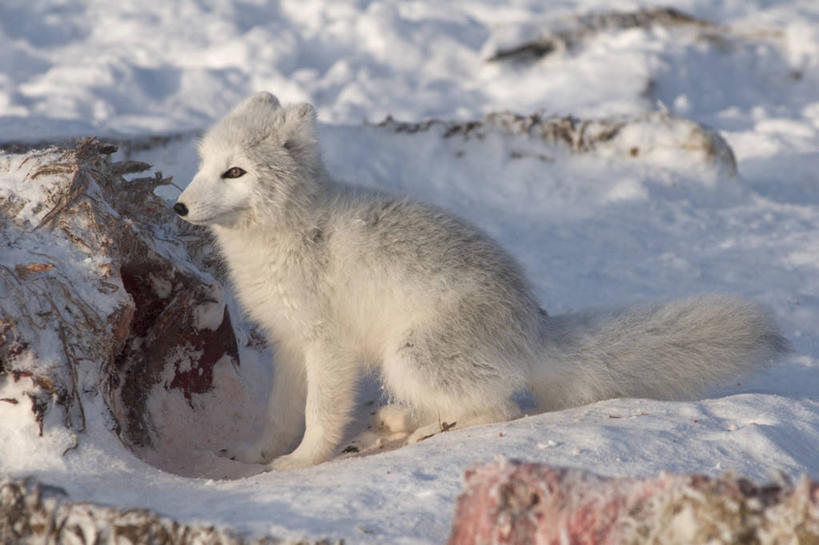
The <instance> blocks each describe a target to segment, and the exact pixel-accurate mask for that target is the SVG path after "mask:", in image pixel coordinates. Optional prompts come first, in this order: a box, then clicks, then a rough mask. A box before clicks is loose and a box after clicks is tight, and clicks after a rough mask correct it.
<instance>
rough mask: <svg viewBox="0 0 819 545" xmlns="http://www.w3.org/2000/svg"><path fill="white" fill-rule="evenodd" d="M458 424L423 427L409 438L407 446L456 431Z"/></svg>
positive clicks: (446, 423)
mask: <svg viewBox="0 0 819 545" xmlns="http://www.w3.org/2000/svg"><path fill="white" fill-rule="evenodd" d="M456 424H457V422H449V423H448V422H441V423H437V422H436V423H435V424H427V425H426V426H421V427H420V428H418V429H417V430H415V431H414V432H412V434H411V435H410V436H409V437H408V438H407V444H408V445H411V444H413V443H420V442H421V441H423V440H424V439H429V438H430V437H432V436H433V435H438V434H439V433H443V432H446V431H449V430H451V429H454V428H455V426H456Z"/></svg>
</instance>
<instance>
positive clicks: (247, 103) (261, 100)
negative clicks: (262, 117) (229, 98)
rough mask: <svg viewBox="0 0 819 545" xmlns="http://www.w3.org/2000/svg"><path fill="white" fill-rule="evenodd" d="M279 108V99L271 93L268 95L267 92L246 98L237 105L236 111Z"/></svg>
mask: <svg viewBox="0 0 819 545" xmlns="http://www.w3.org/2000/svg"><path fill="white" fill-rule="evenodd" d="M279 107H280V104H279V99H278V98H276V97H275V96H274V95H273V94H272V93H268V92H267V91H259V92H258V93H254V94H252V95H250V96H249V97H248V98H246V99H245V100H244V101H243V102H242V103H241V104H239V106H237V107H236V109H237V110H244V109H248V108H266V109H269V110H275V109H277V108H279Z"/></svg>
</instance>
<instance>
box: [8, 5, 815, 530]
mask: <svg viewBox="0 0 819 545" xmlns="http://www.w3.org/2000/svg"><path fill="white" fill-rule="evenodd" d="M654 5H658V6H659V5H662V4H659V3H657V2H653V1H652V2H640V3H636V2H632V1H627V0H622V1H619V0H618V1H611V2H603V1H594V0H562V1H559V2H548V3H547V2H536V1H534V0H531V1H523V0H522V1H516V2H495V1H491V0H484V1H479V0H473V1H469V2H460V3H457V4H450V3H440V2H433V1H422V0H417V1H408V2H402V3H398V2H376V1H373V2H366V1H358V2H352V1H351V2H330V1H325V0H310V1H295V0H293V1H282V2H279V3H275V2H272V1H271V2H268V1H266V0H246V1H236V2H229V1H227V0H213V1H209V2H200V1H195V0H180V1H179V2H160V1H146V0H142V1H140V2H134V1H123V2H118V3H111V2H103V1H102V0H96V1H94V0H86V1H81V0H63V1H59V2H57V1H26V2H22V1H16V0H15V1H12V2H4V3H3V4H2V6H0V45H2V47H0V139H2V142H5V143H7V144H8V143H11V142H31V141H58V140H60V139H62V138H64V137H67V136H72V135H80V134H83V135H86V134H97V135H101V136H108V137H116V138H118V139H121V140H123V141H124V142H125V144H124V145H123V153H127V154H129V155H130V156H131V157H132V158H136V159H140V160H145V161H148V162H151V163H152V164H154V165H155V167H156V168H157V169H159V170H162V171H163V172H164V173H165V174H166V175H173V176H174V179H175V182H176V183H177V184H178V185H180V186H182V185H184V184H185V183H186V182H187V181H188V180H189V179H190V178H191V176H192V174H193V172H194V171H195V169H196V157H195V148H194V144H195V135H196V134H197V131H199V130H200V129H202V128H203V127H205V126H207V125H208V124H209V123H210V122H211V121H212V120H213V119H214V118H216V117H218V116H219V115H221V114H222V113H224V112H225V111H226V110H227V109H228V108H230V106H231V105H232V104H233V103H234V102H236V101H237V100H239V99H240V98H242V97H244V96H245V95H247V94H249V93H250V92H252V91H254V90H259V89H268V90H271V91H273V92H274V93H276V94H277V95H278V96H279V97H280V98H281V99H282V100H283V101H285V102H291V101H299V100H308V101H310V102H313V103H314V104H315V105H316V106H317V109H318V113H319V119H320V121H321V122H322V138H323V146H324V150H325V159H326V161H327V163H328V165H329V166H330V168H331V170H332V171H333V172H334V173H335V174H336V175H337V176H338V177H339V178H340V179H343V180H345V181H349V182H354V183H359V184H363V185H367V186H370V187H378V188H383V189H387V190H391V191H396V192H401V193H405V194H408V195H411V196H413V197H417V198H421V199H424V200H427V201H430V202H434V203H438V204H440V205H443V206H445V207H447V208H449V209H451V210H453V211H454V212H456V213H458V214H460V215H462V216H464V217H466V218H468V219H470V220H471V221H472V222H474V223H475V224H477V225H479V226H481V227H482V228H483V229H485V230H486V231H488V232H489V233H491V234H492V235H493V236H494V237H496V238H497V239H498V240H499V241H500V242H501V243H502V244H503V245H504V246H505V247H506V248H508V249H509V250H510V251H511V252H512V253H513V254H514V255H515V256H516V257H517V258H518V259H520V261H521V262H522V263H523V265H524V267H525V268H526V270H527V272H528V274H529V276H530V278H531V280H532V282H533V283H534V285H535V287H536V289H537V292H538V295H539V297H540V298H541V301H542V302H543V304H544V306H545V307H546V308H547V309H548V310H549V311H550V313H552V314H558V313H563V312H569V311H572V310H576V309H580V308H585V307H589V306H595V305H617V304H624V303H629V302H641V301H647V300H653V299H658V298H669V297H674V296H682V295H687V294H692V293H699V292H731V293H738V294H742V295H745V296H749V297H753V298H756V299H758V300H760V301H762V302H764V303H765V304H766V305H768V306H769V307H770V308H771V309H772V310H773V312H774V313H775V315H776V317H777V319H778V320H779V322H780V323H781V324H782V326H783V329H784V331H785V333H786V336H787V337H788V338H789V339H790V340H791V341H792V343H793V346H794V352H793V354H791V355H790V356H788V357H787V358H785V359H784V360H783V361H782V362H780V363H779V364H778V365H776V366H775V367H772V368H771V369H769V370H767V371H765V372H764V373H763V374H761V375H759V376H756V377H737V379H736V382H735V383H734V384H730V385H727V386H725V387H724V388H722V389H720V390H717V391H715V392H714V394H713V396H712V397H711V398H710V399H706V400H702V401H697V402H691V403H667V402H657V401H651V400H636V399H617V400H611V401H605V402H601V403H597V404H594V405H591V406H585V407H578V408H575V409H571V410H567V411H561V412H556V413H550V414H543V415H536V416H527V417H525V418H523V419H521V420H518V421H514V422H509V423H503V424H497V425H491V426H483V427H478V428H471V429H466V430H462V431H455V432H450V433H445V434H442V435H440V436H436V437H433V438H431V439H429V440H427V441H424V442H423V443H420V444H417V445H413V446H407V447H403V448H400V449H397V450H392V451H389V452H385V453H381V454H375V455H371V456H364V457H347V458H342V459H337V460H335V461H332V462H329V463H326V464H323V465H321V466H317V467H315V468H309V469H304V470H298V471H292V472H278V473H265V474H253V473H256V472H257V471H258V469H260V468H253V467H250V468H243V469H237V468H236V467H235V466H230V465H229V464H228V465H224V464H226V462H225V461H223V460H221V459H217V458H216V457H215V455H213V453H211V452H209V451H208V452H201V453H200V456H201V460H202V463H203V468H204V469H203V471H202V473H201V474H202V475H207V477H213V478H214V479H211V478H207V477H202V478H190V477H182V476H178V475H173V474H170V473H167V472H163V471H160V470H158V469H156V468H153V467H151V466H150V465H148V464H146V463H144V462H142V461H141V460H139V459H137V458H136V457H134V456H133V455H132V454H131V453H130V452H128V451H127V450H126V449H125V448H124V447H122V446H121V445H119V443H117V442H116V441H115V440H112V435H111V431H110V430H109V429H108V427H107V423H106V422H105V421H104V420H103V419H102V418H90V419H89V429H88V431H87V437H85V438H84V440H83V441H81V442H80V446H79V448H78V449H76V450H74V451H71V452H70V453H69V454H68V455H66V456H64V457H63V456H61V455H60V453H62V451H63V450H64V449H65V448H66V447H67V446H68V445H70V444H71V438H70V437H67V436H66V435H65V434H63V433H62V432H60V431H59V426H57V425H56V423H57V422H58V421H59V419H60V416H59V415H51V416H50V417H49V418H50V419H53V421H52V422H51V424H54V425H49V422H47V423H46V427H45V430H46V433H45V435H44V437H43V438H38V437H37V430H36V425H35V424H34V423H33V422H31V423H29V422H30V418H28V417H27V416H26V412H27V411H28V408H27V407H26V406H24V404H17V405H12V404H8V403H4V404H0V437H2V438H3V441H2V444H0V472H1V473H3V474H11V475H14V476H22V475H35V476H36V477H38V478H39V479H41V480H43V481H44V482H47V483H50V484H56V485H59V486H62V487H64V488H65V489H66V490H67V491H68V492H69V494H70V495H71V497H72V498H73V499H81V500H91V501H95V502H102V503H106V504H111V505H118V506H146V507H150V508H152V509H155V510H157V511H159V512H161V513H163V514H166V515H169V516H172V517H175V518H179V519H180V520H183V521H200V522H205V523H212V524H217V525H225V526H230V527H233V528H236V529H238V530H240V531H247V532H250V533H251V534H253V535H266V534H272V535H276V536H281V537H292V538H301V537H309V538H318V537H330V538H344V539H345V541H346V542H348V543H407V544H409V543H442V542H444V541H445V539H446V536H447V535H448V532H449V527H450V523H451V513H452V510H453V506H454V499H455V497H456V495H457V493H458V491H459V490H460V486H461V475H462V473H463V470H464V468H465V467H466V466H467V465H468V464H470V463H472V462H478V461H488V460H491V459H492V458H493V457H494V456H497V455H503V456H507V457H510V458H521V459H525V460H527V461H540V462H545V463H549V464H556V465H569V466H575V467H582V468H586V469H590V470H592V471H596V472H598V473H603V474H607V475H652V474H655V473H657V472H659V471H661V470H670V471H674V472H692V471H698V472H705V473H717V472H721V471H726V470H732V471H737V472H739V473H742V474H745V475H747V476H750V477H754V478H757V479H765V478H767V477H768V476H769V475H770V474H771V473H772V472H775V471H782V472H784V473H786V474H788V475H791V476H796V475H799V474H801V473H807V474H809V475H811V476H812V477H813V478H819V454H817V453H819V327H818V326H817V324H819V230H818V229H817V228H818V227H819V175H817V172H818V171H819V168H817V167H819V137H817V132H818V131H819V4H817V3H816V2H814V1H811V0H804V1H799V0H782V1H778V2H768V1H766V0H724V1H721V2H712V1H710V0H685V1H682V2H678V3H676V4H675V5H674V7H676V8H678V9H680V10H682V11H684V12H686V13H688V14H690V15H692V16H695V17H697V18H699V19H702V20H704V21H710V22H712V23H714V25H713V26H707V27H703V26H702V25H684V26H680V27H654V28H649V29H644V28H631V29H624V30H615V29H610V30H606V31H602V32H598V33H591V34H588V33H587V34H586V35H585V37H584V38H583V39H582V40H581V41H580V42H579V43H577V44H574V45H572V47H568V48H566V49H565V50H560V51H557V52H555V53H553V54H551V55H547V56H546V57H544V58H542V59H540V60H534V61H514V60H509V61H496V62H488V61H487V60H486V59H488V58H489V57H491V56H492V55H493V54H494V53H496V52H497V51H498V50H499V49H502V48H504V47H509V46H513V45H515V44H517V43H522V42H523V41H526V40H528V39H532V38H533V37H536V36H537V35H539V34H540V33H542V32H543V31H544V29H552V30H553V29H560V28H567V27H569V28H571V27H572V25H573V24H574V23H573V21H575V20H574V19H572V17H574V16H576V15H578V14H583V13H588V12H591V11H600V10H603V11H608V10H621V11H630V10H634V9H637V8H638V7H645V6H654ZM658 102H661V103H662V104H663V105H665V107H667V108H668V109H669V110H670V111H671V112H672V113H674V114H676V115H679V116H683V117H686V118H688V119H691V120H694V121H697V122H700V123H705V124H707V125H709V126H711V127H713V128H714V129H716V130H717V131H719V133H720V134H721V135H722V136H723V137H724V138H725V139H726V141H727V142H728V143H729V144H730V146H731V147H732V149H733V151H734V154H735V156H736V159H737V164H738V170H739V174H738V175H737V176H736V177H730V176H726V173H725V172H724V171H723V170H721V169H719V168H717V167H715V166H714V164H713V163H711V162H709V161H707V160H705V159H703V158H702V156H701V154H697V153H696V151H697V150H691V149H686V148H685V147H684V146H683V147H673V146H667V145H663V143H662V142H659V143H658V142H657V141H656V140H652V139H648V138H647V136H648V135H649V134H650V133H649V132H648V131H643V132H640V131H638V132H637V133H636V134H634V135H632V137H633V139H634V141H635V142H638V143H639V145H635V146H634V148H636V152H635V153H618V152H617V150H614V151H612V150H611V149H610V148H601V149H598V150H596V151H592V152H589V153H581V154H572V153H570V152H568V151H567V150H565V149H561V148H556V147H554V146H550V145H547V144H545V143H543V142H541V141H539V140H537V139H533V138H529V137H526V136H525V135H508V134H503V133H501V132H494V133H491V134H489V135H488V136H487V137H485V138H483V139H477V138H464V137H462V136H457V135H456V136H452V137H449V138H445V137H444V135H443V131H442V129H441V128H440V127H432V128H431V129H429V130H426V131H420V132H414V133H408V132H396V131H395V130H394V128H390V126H389V125H387V126H385V127H379V126H375V125H373V124H366V125H365V124H362V121H368V122H371V123H376V122H379V121H381V120H382V119H383V118H384V117H385V116H387V115H392V116H393V117H394V118H396V119H399V120H404V121H419V120H422V119H425V118H428V117H438V118H441V119H445V120H471V119H479V118H481V117H482V116H483V115H484V114H485V113H488V112H492V111H502V110H511V111H514V112H517V113H521V114H530V113H533V112H537V111H543V112H545V113H546V114H556V115H567V114H572V115H576V116H578V117H582V118H593V117H601V116H609V115H625V114H629V115H636V114H641V113H644V112H647V111H651V110H656V109H658V107H659V106H658ZM157 135H165V136H167V135H172V137H171V138H167V139H164V138H163V139H155V138H151V137H153V136H157ZM641 138H643V139H644V140H640V139H641ZM627 151H630V150H627ZM163 195H164V196H166V197H168V198H169V199H172V198H173V197H174V196H175V192H174V191H168V192H167V193H164V194H163ZM5 392H6V391H5V390H4V395H6V394H5ZM9 395H10V394H9ZM86 412H87V413H88V414H97V415H102V414H104V410H103V407H102V406H101V401H100V400H99V398H93V399H90V400H87V405H86ZM21 422H26V423H25V424H21ZM220 464H221V465H220ZM220 471H221V472H222V473H221V474H220V473H219V472H220ZM239 473H244V474H253V475H251V476H249V477H245V478H241V479H232V480H221V479H217V477H220V476H223V475H228V474H231V475H237V474H239Z"/></svg>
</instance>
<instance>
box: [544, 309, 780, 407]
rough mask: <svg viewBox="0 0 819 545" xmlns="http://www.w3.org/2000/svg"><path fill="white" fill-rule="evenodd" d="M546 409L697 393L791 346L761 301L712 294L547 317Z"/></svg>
mask: <svg viewBox="0 0 819 545" xmlns="http://www.w3.org/2000/svg"><path fill="white" fill-rule="evenodd" d="M545 327H546V335H545V337H546V339H547V342H546V346H545V347H544V354H545V361H544V362H543V363H544V365H542V366H540V367H539V368H537V369H535V370H534V373H533V377H532V384H531V385H530V387H531V389H532V390H533V392H534V394H535V396H536V398H537V399H538V401H539V403H540V407H541V408H542V409H544V410H552V409H560V408H563V407H567V406H573V405H581V404H585V403H590V402H593V401H598V400H601V399H608V398H613V397H647V398H654V399H693V398H696V397H698V396H700V395H701V394H702V393H704V391H706V390H707V389H708V388H714V387H715V386H717V385H720V384H725V383H726V382H728V381H730V380H732V379H733V378H734V377H738V376H740V375H741V374H743V373H747V372H749V371H752V370H754V369H758V368H760V367H761V366H763V365H764V364H766V363H767V362H769V361H771V360H773V358H774V357H776V356H777V355H779V354H781V353H783V352H785V351H787V350H788V348H789V344H788V341H787V340H786V339H785V338H784V337H783V336H782V335H781V333H780V331H779V329H778V327H777V326H776V324H775V323H774V321H773V320H772V319H771V317H770V316H769V314H768V312H767V311H765V310H764V309H763V308H762V307H761V306H759V305H758V304H757V303H755V302H753V301H749V300H746V299H742V298H739V297H734V296H725V295H712V296H697V297H690V298H686V299H680V300H676V301H672V302H669V303H663V304H654V305H645V306H639V307H634V308H629V309H625V310H620V311H606V312H596V313H594V312H589V313H579V314H570V315H565V316H558V317H549V318H546V322H545Z"/></svg>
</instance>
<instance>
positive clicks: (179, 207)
mask: <svg viewBox="0 0 819 545" xmlns="http://www.w3.org/2000/svg"><path fill="white" fill-rule="evenodd" d="M173 211H174V212H176V213H177V214H179V215H180V216H187V215H188V207H187V206H185V205H184V204H183V203H181V202H178V203H176V204H175V205H173Z"/></svg>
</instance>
